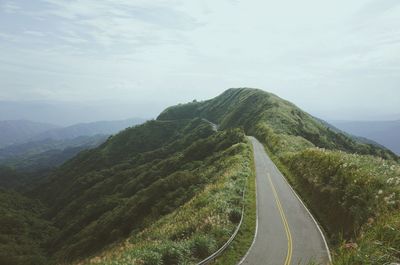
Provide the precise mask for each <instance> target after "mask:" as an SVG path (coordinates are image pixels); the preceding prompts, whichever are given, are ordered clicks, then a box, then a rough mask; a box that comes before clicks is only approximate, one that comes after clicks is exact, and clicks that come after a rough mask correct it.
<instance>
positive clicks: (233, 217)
mask: <svg viewBox="0 0 400 265" xmlns="http://www.w3.org/2000/svg"><path fill="white" fill-rule="evenodd" d="M240 219H242V211H241V210H240V209H238V208H235V209H232V210H231V211H230V212H229V221H231V222H232V223H234V224H238V223H239V222H240Z"/></svg>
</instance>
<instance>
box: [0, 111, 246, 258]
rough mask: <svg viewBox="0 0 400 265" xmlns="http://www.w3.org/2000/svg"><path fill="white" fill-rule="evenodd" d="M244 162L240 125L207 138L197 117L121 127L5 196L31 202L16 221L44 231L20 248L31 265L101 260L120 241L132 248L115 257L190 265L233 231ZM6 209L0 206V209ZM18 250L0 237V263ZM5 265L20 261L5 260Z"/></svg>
mask: <svg viewBox="0 0 400 265" xmlns="http://www.w3.org/2000/svg"><path fill="white" fill-rule="evenodd" d="M250 159H251V152H250V148H249V145H248V143H247V140H246V138H245V135H244V133H243V132H242V131H241V130H240V129H232V130H226V131H221V132H215V131H214V130H213V128H212V126H211V125H210V124H209V123H208V122H206V121H203V120H202V119H193V120H179V121H149V122H147V123H145V124H143V125H139V126H136V127H132V128H128V129H126V130H124V131H122V132H121V133H119V134H117V135H115V136H112V137H110V138H109V139H108V140H107V141H106V142H105V143H103V144H102V145H100V146H99V147H98V148H95V149H92V150H88V151H83V152H81V153H80V154H79V155H78V156H76V157H74V158H73V159H71V160H70V161H68V162H67V163H65V164H63V165H62V166H60V167H59V168H58V169H57V170H56V171H55V172H53V173H52V174H51V175H50V176H49V177H47V178H46V179H45V181H44V182H43V183H42V184H41V185H39V186H38V187H36V188H35V189H34V190H31V191H30V192H28V193H26V194H25V195H20V194H17V193H15V192H14V193H15V194H16V195H15V196H16V197H18V196H20V197H23V198H26V200H28V201H29V203H32V204H34V205H36V203H37V202H40V205H42V206H41V208H40V209H41V210H38V211H35V212H34V213H33V212H29V211H28V212H27V213H24V215H27V216H29V218H35V220H36V219H38V220H40V222H42V223H45V224H47V225H48V226H49V228H48V231H51V233H49V236H48V237H46V238H45V240H35V238H34V237H33V238H29V240H27V241H26V242H27V243H26V245H27V246H26V248H29V246H31V249H32V251H33V250H34V249H35V253H34V254H35V255H36V256H37V258H35V260H36V262H37V263H35V264H53V263H60V262H61V263H69V262H73V261H76V260H81V259H85V258H86V257H88V256H91V255H97V256H99V255H100V256H101V255H104V254H101V253H105V252H104V250H107V249H109V248H110V247H112V246H113V244H118V243H119V244H124V245H126V244H125V243H124V242H126V240H129V242H130V243H129V245H128V246H130V245H135V246H136V247H135V248H133V249H132V248H129V247H126V248H124V252H123V253H121V255H120V256H119V257H117V258H115V259H120V260H124V259H126V256H127V255H129V257H130V259H133V258H134V259H137V260H142V261H143V262H144V264H153V263H148V262H151V261H152V260H154V259H156V261H157V260H158V261H157V262H159V263H156V264H177V263H176V262H177V260H178V261H179V260H180V261H182V262H186V263H189V264H192V263H195V262H197V261H198V260H200V259H201V258H203V257H205V256H207V255H209V254H210V253H211V252H213V251H215V250H216V249H217V248H218V247H219V246H221V245H222V244H223V243H224V242H225V241H226V240H227V239H228V238H229V236H230V234H231V233H232V231H233V230H234V228H235V226H236V224H237V222H238V218H237V217H238V215H239V216H240V209H241V203H242V201H241V195H242V192H243V189H244V187H245V183H246V179H247V177H248V176H249V175H250V174H251V169H250ZM10 207H11V206H10ZM10 207H9V206H7V205H1V204H0V211H4V212H6V211H9V208H10ZM16 218H19V217H18V216H17V217H16ZM21 218H23V217H22V216H21ZM179 220H186V222H181V221H179ZM38 222H39V221H38ZM37 231H38V230H37V228H36V227H35V226H26V227H25V230H11V231H8V230H7V229H6V230H5V231H1V230H0V238H1V236H5V237H11V238H21V237H27V238H28V235H30V234H34V233H37ZM1 232H2V233H3V234H1ZM7 233H9V234H7ZM26 234H28V235H26ZM149 238H152V239H151V240H150V239H149ZM18 246H19V245H18V241H15V242H14V241H12V242H11V241H10V242H9V243H8V244H7V248H3V249H2V248H0V251H3V250H4V251H3V252H0V257H7V256H14V257H19V252H17V251H18ZM171 246H172V247H173V248H172V250H171ZM13 249H15V250H16V251H15V252H14V251H12V250H13ZM118 249H120V248H118ZM5 250H8V251H11V252H5ZM32 255H33V254H32ZM105 258H106V257H105ZM39 261H40V262H39ZM160 262H161V263H160ZM7 264H10V265H11V264H26V263H24V261H23V260H19V259H18V258H15V259H10V260H9V261H8V262H7Z"/></svg>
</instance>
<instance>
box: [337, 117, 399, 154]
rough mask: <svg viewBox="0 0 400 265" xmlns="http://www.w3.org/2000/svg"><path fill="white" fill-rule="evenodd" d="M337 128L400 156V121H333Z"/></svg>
mask: <svg viewBox="0 0 400 265" xmlns="http://www.w3.org/2000/svg"><path fill="white" fill-rule="evenodd" d="M331 123H332V124H333V125H335V126H336V127H337V128H339V129H341V130H343V131H345V132H348V133H350V134H353V135H357V136H361V137H365V138H368V139H371V140H374V141H376V142H378V143H379V144H381V145H383V146H385V147H387V148H389V149H390V150H392V151H393V152H395V153H397V154H398V155H400V140H399V135H400V120H397V121H331Z"/></svg>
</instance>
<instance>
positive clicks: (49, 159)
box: [0, 118, 144, 170]
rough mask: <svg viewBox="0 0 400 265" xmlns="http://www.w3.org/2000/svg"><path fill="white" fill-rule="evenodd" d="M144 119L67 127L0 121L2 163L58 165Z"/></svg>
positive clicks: (26, 167)
mask: <svg viewBox="0 0 400 265" xmlns="http://www.w3.org/2000/svg"><path fill="white" fill-rule="evenodd" d="M143 121H144V120H143V119H138V118H136V119H127V120H120V121H99V122H92V123H81V124H76V125H72V126H67V127H57V126H55V125H51V124H45V123H37V122H32V121H25V120H20V121H2V122H0V125H1V127H0V128H1V129H0V142H1V143H2V146H1V148H0V165H7V166H12V167H14V168H16V169H20V170H37V169H43V168H48V167H55V166H58V165H59V164H61V163H63V162H64V161H66V160H68V159H69V158H71V157H73V156H74V155H76V154H77V153H78V152H80V151H82V150H84V149H89V148H93V147H96V146H98V145H100V144H101V143H103V142H104V141H105V140H106V139H107V137H108V136H109V135H111V134H114V133H117V132H118V131H120V130H122V129H125V128H127V127H130V126H133V125H137V124H139V123H142V122H143Z"/></svg>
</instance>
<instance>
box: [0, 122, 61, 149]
mask: <svg viewBox="0 0 400 265" xmlns="http://www.w3.org/2000/svg"><path fill="white" fill-rule="evenodd" d="M55 128H57V126H56V125H52V124H48V123H39V122H32V121H27V120H7V121H0V147H3V146H7V145H11V144H13V143H17V142H20V141H25V140H27V139H29V138H30V137H32V135H36V134H39V133H42V132H45V131H48V130H50V129H55Z"/></svg>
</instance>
